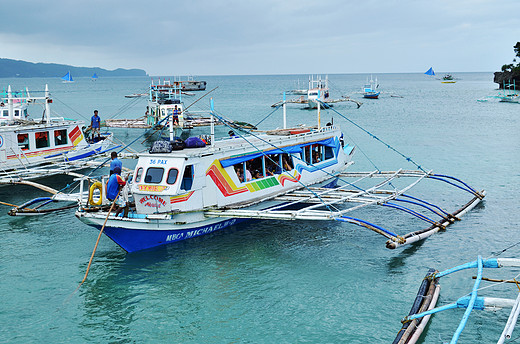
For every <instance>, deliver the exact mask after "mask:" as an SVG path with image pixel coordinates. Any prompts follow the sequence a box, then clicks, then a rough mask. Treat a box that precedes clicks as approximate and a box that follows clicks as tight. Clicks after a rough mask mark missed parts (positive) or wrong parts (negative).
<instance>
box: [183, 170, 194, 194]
mask: <svg viewBox="0 0 520 344" xmlns="http://www.w3.org/2000/svg"><path fill="white" fill-rule="evenodd" d="M192 184H193V165H188V166H186V167H185V168H184V175H183V176H182V182H181V189H182V190H186V191H188V190H191V185H192Z"/></svg>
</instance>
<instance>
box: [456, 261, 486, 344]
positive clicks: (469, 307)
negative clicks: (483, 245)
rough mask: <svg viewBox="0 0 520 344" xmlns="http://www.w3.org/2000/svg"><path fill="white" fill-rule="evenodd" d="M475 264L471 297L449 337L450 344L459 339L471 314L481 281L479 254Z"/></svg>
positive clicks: (481, 266) (481, 268)
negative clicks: (457, 325)
mask: <svg viewBox="0 0 520 344" xmlns="http://www.w3.org/2000/svg"><path fill="white" fill-rule="evenodd" d="M477 265H478V272H477V279H476V280H475V284H474V285H473V290H472V291H471V298H470V299H469V302H468V305H467V308H466V311H465V312H464V315H463V316H462V320H461V321H460V324H459V327H457V330H456V331H455V333H454V334H453V337H452V338H451V342H450V344H456V343H457V341H458V340H459V337H460V334H461V333H462V331H463V330H464V327H466V323H467V322H468V318H469V316H470V314H471V311H472V310H473V306H474V304H475V300H476V299H477V292H478V287H479V285H480V281H482V270H483V263H482V257H481V256H478V258H477Z"/></svg>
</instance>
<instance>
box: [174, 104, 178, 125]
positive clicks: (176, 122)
mask: <svg viewBox="0 0 520 344" xmlns="http://www.w3.org/2000/svg"><path fill="white" fill-rule="evenodd" d="M173 125H179V109H177V105H175V108H174V109H173Z"/></svg>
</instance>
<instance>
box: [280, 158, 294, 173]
mask: <svg viewBox="0 0 520 344" xmlns="http://www.w3.org/2000/svg"><path fill="white" fill-rule="evenodd" d="M293 167H294V165H293V159H292V157H291V156H290V155H289V154H282V169H283V171H292V169H293Z"/></svg>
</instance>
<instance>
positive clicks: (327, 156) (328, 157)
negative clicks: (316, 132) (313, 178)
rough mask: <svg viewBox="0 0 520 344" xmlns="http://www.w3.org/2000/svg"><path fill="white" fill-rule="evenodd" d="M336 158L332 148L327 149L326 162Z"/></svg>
mask: <svg viewBox="0 0 520 344" xmlns="http://www.w3.org/2000/svg"><path fill="white" fill-rule="evenodd" d="M332 158H334V151H333V150H332V147H325V160H327V159H332Z"/></svg>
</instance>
